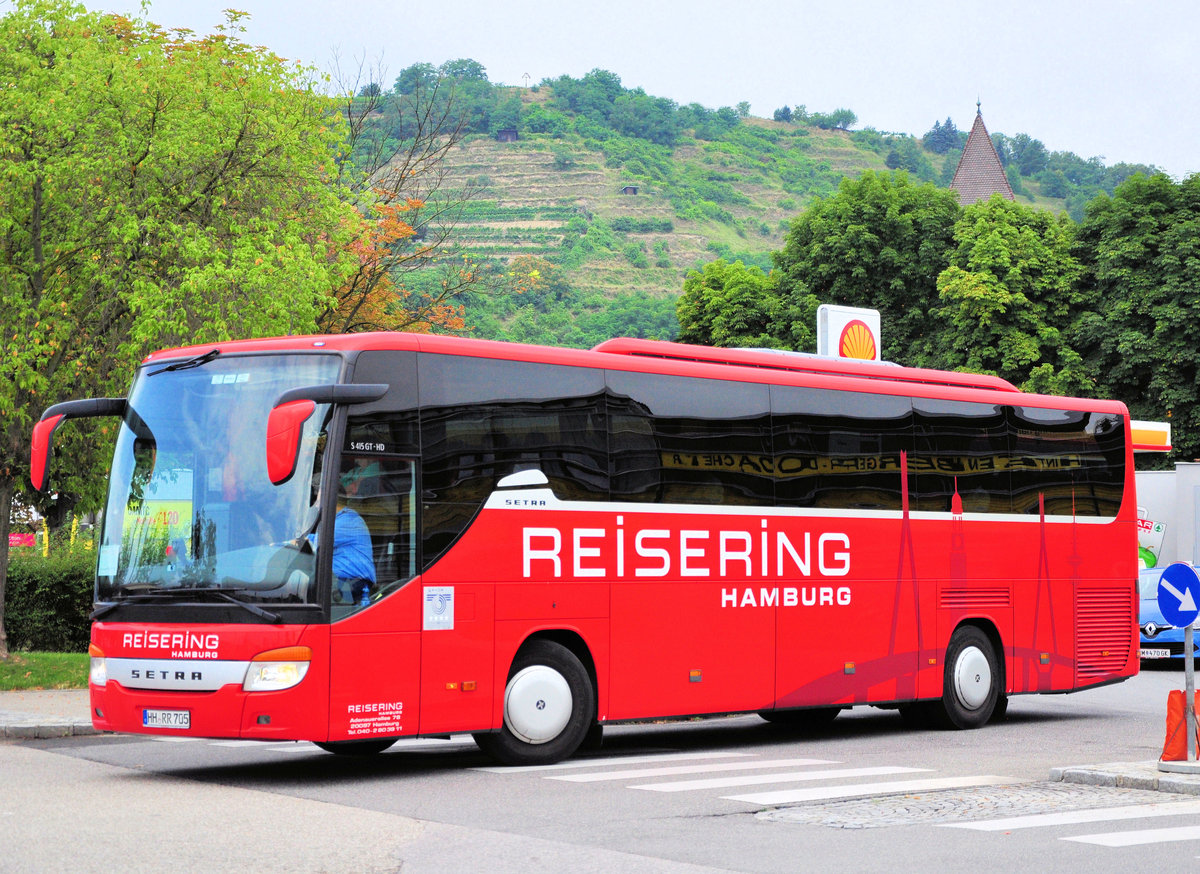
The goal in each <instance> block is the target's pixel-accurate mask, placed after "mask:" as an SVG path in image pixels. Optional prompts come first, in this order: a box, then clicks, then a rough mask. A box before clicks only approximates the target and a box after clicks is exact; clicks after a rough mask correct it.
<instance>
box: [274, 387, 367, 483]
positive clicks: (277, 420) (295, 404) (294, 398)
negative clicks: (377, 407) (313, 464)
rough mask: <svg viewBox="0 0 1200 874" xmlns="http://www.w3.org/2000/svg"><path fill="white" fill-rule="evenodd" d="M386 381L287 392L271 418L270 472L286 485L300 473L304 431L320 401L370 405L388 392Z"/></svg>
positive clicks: (306, 388)
mask: <svg viewBox="0 0 1200 874" xmlns="http://www.w3.org/2000/svg"><path fill="white" fill-rule="evenodd" d="M387 390H388V387H387V385H386V384H383V383H372V384H363V385H336V384H334V385H306V386H301V387H300V388H293V389H289V390H288V391H285V392H284V393H283V394H281V395H280V396H279V400H277V401H276V402H275V407H274V408H273V409H272V410H271V415H270V417H269V418H268V419H267V475H268V476H269V477H270V478H271V482H272V483H274V484H275V485H277V486H278V485H282V484H283V483H285V482H287V481H288V480H289V479H291V477H292V474H294V473H295V472H296V461H297V459H298V458H299V457H300V432H301V429H302V428H303V426H304V423H305V422H306V421H307V420H308V417H309V416H311V415H312V414H313V410H315V409H316V408H317V404H369V403H370V402H371V401H377V400H379V399H380V398H381V397H383V396H384V395H385V394H387Z"/></svg>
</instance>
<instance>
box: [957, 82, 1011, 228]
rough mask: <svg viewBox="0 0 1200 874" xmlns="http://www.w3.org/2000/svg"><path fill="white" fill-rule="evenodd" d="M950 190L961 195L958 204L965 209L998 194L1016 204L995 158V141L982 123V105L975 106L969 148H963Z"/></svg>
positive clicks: (998, 158)
mask: <svg viewBox="0 0 1200 874" xmlns="http://www.w3.org/2000/svg"><path fill="white" fill-rule="evenodd" d="M950 188H951V189H952V190H953V191H957V192H958V202H959V203H961V204H962V205H963V206H970V205H971V204H972V203H978V202H979V201H981V200H987V199H988V198H989V197H991V196H992V195H993V194H995V193H996V192H997V191H998V192H1000V193H1001V194H1003V195H1004V196H1005V197H1007V198H1008V199H1009V200H1016V198H1015V197H1014V196H1013V190H1012V186H1011V185H1009V184H1008V177H1007V176H1005V175H1004V168H1003V167H1002V166H1000V156H999V155H997V154H996V147H995V146H993V145H992V138H991V136H989V135H988V131H987V127H986V126H985V125H984V123H983V111H982V110H981V109H980V107H979V103H976V104H975V123H974V124H973V125H971V133H970V134H969V135H968V136H967V145H966V146H965V147H964V148H963V153H962V157H961V158H960V159H959V161H958V169H957V170H955V171H954V181H953V182H951V183H950Z"/></svg>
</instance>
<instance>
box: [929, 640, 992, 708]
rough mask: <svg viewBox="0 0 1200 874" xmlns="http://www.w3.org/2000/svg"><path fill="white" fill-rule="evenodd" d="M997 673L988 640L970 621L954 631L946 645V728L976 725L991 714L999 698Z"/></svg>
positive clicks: (943, 688)
mask: <svg viewBox="0 0 1200 874" xmlns="http://www.w3.org/2000/svg"><path fill="white" fill-rule="evenodd" d="M1000 685H1001V675H1000V670H999V664H998V663H997V661H996V651H995V650H994V649H993V648H992V642H991V641H990V640H988V636H987V635H986V634H984V633H983V631H982V630H980V629H979V628H977V627H975V626H974V625H964V626H963V627H962V628H959V629H958V630H957V631H955V632H954V634H953V636H952V637H951V638H950V645H949V646H947V647H946V667H945V673H944V674H943V679H942V707H941V712H940V713H939V714H938V716H939V717H940V721H941V722H942V724H943V725H944V726H945V727H946V728H979V727H981V726H983V725H985V724H987V721H988V720H989V719H991V718H992V713H993V712H994V711H995V709H996V702H997V701H998V700H999V698H1000V694H1001V693H1000Z"/></svg>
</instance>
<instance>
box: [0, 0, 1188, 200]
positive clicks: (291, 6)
mask: <svg viewBox="0 0 1200 874" xmlns="http://www.w3.org/2000/svg"><path fill="white" fill-rule="evenodd" d="M84 3H85V5H87V6H88V7H89V8H93V9H108V10H111V11H118V12H125V13H132V12H136V11H137V3H136V0H84ZM4 5H7V4H5V3H0V8H3V6H4ZM229 6H233V7H234V8H237V9H241V10H243V11H245V12H248V13H249V14H250V16H251V17H250V19H249V21H248V22H247V23H246V28H247V31H246V35H245V39H246V40H247V41H249V42H251V43H254V44H256V45H264V46H267V47H268V48H270V49H272V50H273V51H275V52H276V53H277V54H279V55H282V56H284V57H287V58H293V59H296V60H299V61H303V62H305V63H307V64H311V65H313V66H316V67H318V68H321V69H323V70H328V69H329V68H330V66H331V63H332V61H333V59H334V58H335V57H338V58H340V61H341V66H342V68H343V69H344V70H345V69H353V68H355V67H356V65H357V62H358V61H362V60H365V61H366V62H367V63H368V64H377V63H380V62H381V63H382V64H383V66H384V67H385V69H386V71H387V74H388V75H387V76H386V77H384V81H383V82H382V83H381V84H384V85H388V86H390V84H391V82H392V81H393V80H394V79H395V76H396V74H398V73H399V72H400V70H402V69H403V68H404V67H407V66H408V65H409V64H412V63H415V62H419V61H427V62H430V63H432V64H434V65H438V64H441V63H442V62H443V61H446V60H450V59H454V58H473V59H474V60H476V61H479V62H480V63H481V64H483V65H484V67H486V68H487V74H488V78H489V79H490V80H491V81H492V82H493V83H504V84H508V85H521V84H524V82H525V81H526V80H525V76H526V74H528V77H529V82H530V83H536V82H539V81H541V80H542V79H543V78H545V77H556V76H559V75H562V74H564V73H565V74H568V75H571V76H575V77H579V76H582V75H583V74H585V73H587V72H588V71H589V70H591V69H593V68H596V67H600V68H602V69H605V70H609V71H611V72H613V73H616V74H617V75H618V76H620V78H621V82H622V84H624V85H625V87H627V88H637V87H641V88H644V89H645V90H646V91H647V92H648V93H649V94H652V95H654V96H658V97H669V98H671V99H672V100H675V101H677V102H678V103H681V104H683V103H692V102H696V103H700V104H703V105H704V106H707V107H709V108H712V109H715V108H717V107H719V106H735V105H736V104H737V103H738V102H740V101H742V100H746V101H749V102H750V105H751V112H752V113H753V114H754V115H759V116H764V117H767V118H770V117H771V114H772V113H773V112H774V110H775V109H776V108H778V107H781V106H784V105H792V106H794V105H797V104H804V105H805V106H807V107H808V109H809V110H810V111H819V112H829V111H832V110H834V109H839V108H846V109H850V110H853V111H854V112H855V113H856V114H857V116H858V125H857V126H858V127H859V128H862V127H873V128H876V129H877V130H881V131H892V132H897V133H909V134H913V135H915V136H920V135H922V134H924V133H925V132H926V131H927V130H929V128H930V127H932V126H933V123H934V122H935V121H943V120H945V119H946V118H947V117H949V118H952V119H953V120H954V123H955V125H957V126H958V128H959V129H960V130H969V129H970V127H971V123H972V121H973V120H974V115H975V102H976V100H977V99H978V100H980V101H981V102H982V106H983V118H984V121H985V122H986V124H987V126H988V129H989V130H990V131H991V132H992V133H1004V134H1008V135H1009V136H1014V135H1016V134H1018V133H1027V134H1029V135H1030V136H1032V137H1034V138H1036V139H1039V140H1041V141H1042V142H1043V143H1044V144H1045V146H1046V147H1047V148H1048V149H1050V150H1051V151H1054V150H1064V151H1071V152H1075V153H1076V154H1078V155H1080V156H1081V157H1084V158H1090V157H1094V156H1099V157H1101V158H1103V159H1104V161H1105V163H1106V164H1114V163H1117V162H1119V161H1128V162H1133V163H1144V164H1154V165H1156V166H1158V167H1159V168H1161V169H1163V170H1165V171H1167V172H1168V173H1170V174H1171V175H1173V176H1175V177H1177V178H1181V177H1183V176H1185V175H1188V174H1191V173H1194V172H1197V171H1200V106H1198V103H1200V2H1197V0H1087V2H1066V0H1009V2H1000V3H998V2H995V0H986V2H985V0H923V2H922V0H909V2H898V0H822V2H812V0H721V2H718V0H636V2H635V0H605V2H594V0H589V2H587V3H586V4H584V3H577V2H574V0H557V2H542V0H434V2H423V3H422V2H417V3H401V2H396V0H342V2H331V0H153V2H152V3H151V6H150V10H149V14H148V17H149V18H150V20H152V21H155V22H157V23H159V24H161V25H164V26H166V27H188V28H191V29H192V30H194V31H196V32H197V33H199V34H204V33H210V32H212V30H213V29H214V28H215V27H216V26H217V25H218V24H220V23H221V22H222V20H223V17H224V16H223V14H222V12H221V10H222V9H224V8H226V7H229Z"/></svg>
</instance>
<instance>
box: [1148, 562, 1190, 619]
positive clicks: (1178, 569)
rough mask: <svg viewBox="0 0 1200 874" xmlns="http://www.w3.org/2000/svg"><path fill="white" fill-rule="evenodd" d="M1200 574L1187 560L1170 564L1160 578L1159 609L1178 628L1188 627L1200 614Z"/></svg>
mask: <svg viewBox="0 0 1200 874" xmlns="http://www.w3.org/2000/svg"><path fill="white" fill-rule="evenodd" d="M1198 604H1200V574H1197V573H1196V569H1195V568H1194V567H1192V566H1191V565H1190V564H1187V563H1186V562H1182V561H1177V562H1175V563H1174V564H1169V565H1167V567H1166V568H1165V569H1164V570H1163V572H1162V576H1161V577H1159V578H1158V609H1159V610H1161V611H1162V615H1163V618H1164V619H1166V620H1167V621H1168V622H1170V623H1171V624H1172V625H1174V626H1175V627H1176V628H1187V627H1188V626H1189V625H1191V624H1192V623H1193V622H1195V621H1196V616H1197V615H1200V607H1198V606H1197V605H1198Z"/></svg>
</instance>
